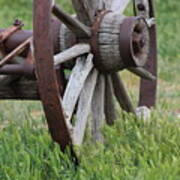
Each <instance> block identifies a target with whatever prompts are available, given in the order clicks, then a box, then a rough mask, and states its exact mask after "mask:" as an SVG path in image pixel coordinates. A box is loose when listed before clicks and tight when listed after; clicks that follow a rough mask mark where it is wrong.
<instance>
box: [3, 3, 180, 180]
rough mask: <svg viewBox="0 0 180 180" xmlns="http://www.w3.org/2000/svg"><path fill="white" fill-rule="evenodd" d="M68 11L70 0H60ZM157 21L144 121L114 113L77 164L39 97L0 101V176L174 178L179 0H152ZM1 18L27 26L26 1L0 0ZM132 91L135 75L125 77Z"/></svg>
mask: <svg viewBox="0 0 180 180" xmlns="http://www.w3.org/2000/svg"><path fill="white" fill-rule="evenodd" d="M59 2H60V4H61V5H62V6H63V7H64V8H65V9H66V10H67V11H69V12H72V8H71V6H70V0H68V1H67V0H66V1H65V0H59ZM155 2H156V11H157V17H158V19H157V23H158V52H159V88H158V103H157V109H156V110H154V111H153V114H152V117H151V119H150V121H149V122H144V121H142V120H140V119H138V120H136V119H134V117H132V116H131V115H127V114H119V118H118V120H117V122H116V124H115V125H114V126H113V127H104V129H103V133H104V136H105V137H106V138H105V139H106V141H105V144H104V145H100V144H99V145H95V144H89V143H87V144H85V145H84V146H83V147H82V148H81V149H80V151H81V164H80V166H79V167H78V168H76V167H75V166H74V165H73V163H71V161H70V160H69V158H68V154H67V155H63V154H62V153H61V152H60V151H59V147H58V146H57V145H55V144H54V143H52V141H51V139H50V137H49V134H48V130H47V126H46V121H45V117H44V115H43V113H42V109H41V105H40V103H37V102H36V103H35V102H16V101H14V102H12V101H11V102H9V101H1V102H0V110H1V111H0V179H1V180H46V179H47V180H61V179H62V180H66V179H67V180H111V179H113V180H136V179H137V180H179V179H180V140H179V136H180V119H179V118H178V117H177V116H176V112H177V111H179V110H180V85H179V84H180V78H179V76H178V75H179V71H180V66H179V62H178V60H179V59H180V52H179V50H180V36H179V34H180V30H179V29H180V23H179V12H180V6H179V0H173V1H170V0H155ZM0 6H1V11H0V22H1V26H2V27H8V26H9V25H10V24H11V23H12V22H13V19H15V18H19V19H22V20H23V21H24V23H25V28H27V29H29V28H31V27H32V24H31V22H32V21H31V19H32V11H31V8H32V5H31V1H25V0H13V1H12V0H0ZM126 80H127V82H128V87H130V88H131V89H132V90H133V91H136V86H135V85H134V84H135V83H134V78H133V77H128V78H126Z"/></svg>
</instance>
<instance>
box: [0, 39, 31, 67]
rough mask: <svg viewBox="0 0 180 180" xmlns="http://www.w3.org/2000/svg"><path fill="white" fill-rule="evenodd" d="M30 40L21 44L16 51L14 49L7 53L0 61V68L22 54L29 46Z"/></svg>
mask: <svg viewBox="0 0 180 180" xmlns="http://www.w3.org/2000/svg"><path fill="white" fill-rule="evenodd" d="M31 39H32V38H29V39H27V40H26V41H25V42H23V43H22V44H21V45H19V46H18V47H17V48H16V49H14V50H13V51H12V52H11V53H9V54H8V55H7V56H5V57H4V58H3V59H2V60H1V61H0V66H3V65H4V64H6V63H7V62H9V61H10V60H11V59H12V58H13V57H15V56H17V55H18V54H20V53H22V52H23V51H24V50H25V49H26V47H27V45H29V44H30V42H31Z"/></svg>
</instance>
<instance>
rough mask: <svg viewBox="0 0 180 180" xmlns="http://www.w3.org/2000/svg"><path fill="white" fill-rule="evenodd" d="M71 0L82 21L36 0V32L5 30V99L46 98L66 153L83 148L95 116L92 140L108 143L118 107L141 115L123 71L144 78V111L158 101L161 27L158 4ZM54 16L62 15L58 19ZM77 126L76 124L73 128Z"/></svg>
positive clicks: (1, 69) (0, 74)
mask: <svg viewBox="0 0 180 180" xmlns="http://www.w3.org/2000/svg"><path fill="white" fill-rule="evenodd" d="M133 2H134V3H133V6H134V9H133V12H135V13H134V16H128V15H126V14H125V13H124V12H125V10H126V9H127V8H128V5H129V4H130V0H110V1H109V0H81V1H79V0H72V4H73V7H74V9H75V11H76V16H71V15H69V14H67V13H66V12H65V11H63V10H62V9H61V8H59V7H58V6H57V5H56V4H55V2H54V1H52V0H34V5H33V12H34V13H33V31H24V30H22V23H20V22H19V21H16V23H15V24H14V25H13V26H12V27H10V28H8V29H2V30H0V44H1V46H0V48H1V54H2V59H1V61H0V99H28V100H41V101H42V105H43V108H44V112H45V115H46V118H47V122H48V126H49V131H50V133H51V136H52V138H53V140H54V141H56V142H57V143H59V145H60V147H61V149H62V150H64V149H65V148H66V147H67V146H68V145H70V146H71V147H72V146H73V145H80V144H82V142H83V140H84V134H85V132H86V126H87V124H88V123H87V122H88V120H89V115H91V118H90V119H91V123H90V124H91V128H90V129H91V131H92V139H94V140H95V141H103V137H102V134H101V132H100V129H101V127H102V126H103V124H104V122H106V123H107V124H109V125H111V124H113V123H114V121H115V119H116V109H117V107H116V103H115V102H114V101H115V100H117V102H118V104H119V105H120V107H121V109H122V110H123V111H126V112H129V113H133V114H134V115H136V108H134V106H133V103H132V101H131V98H130V97H129V95H128V93H127V91H126V89H125V86H124V84H123V81H122V79H121V76H120V74H119V73H118V71H120V72H121V71H122V70H128V71H129V72H132V73H133V74H135V75H137V76H138V77H140V79H141V82H140V93H139V94H140V97H139V103H138V104H139V106H147V107H148V108H151V107H153V106H154V105H155V99H156V85H157V81H156V75H157V56H156V26H155V21H154V20H155V17H154V10H153V3H152V1H151V0H134V1H133ZM52 14H53V15H54V16H56V18H54V17H52ZM72 122H74V123H72Z"/></svg>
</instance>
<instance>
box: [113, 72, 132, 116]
mask: <svg viewBox="0 0 180 180" xmlns="http://www.w3.org/2000/svg"><path fill="white" fill-rule="evenodd" d="M111 78H112V83H113V88H114V94H115V96H116V98H117V101H118V102H119V104H120V106H121V108H122V109H123V110H124V111H127V112H131V113H133V114H135V109H134V107H133V104H132V102H131V100H130V98H129V96H128V94H127V91H126V89H125V87H124V84H123V82H122V80H121V77H120V75H119V74H118V73H113V74H112V75H111Z"/></svg>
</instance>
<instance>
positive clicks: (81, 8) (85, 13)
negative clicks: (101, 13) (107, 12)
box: [72, 0, 104, 25]
mask: <svg viewBox="0 0 180 180" xmlns="http://www.w3.org/2000/svg"><path fill="white" fill-rule="evenodd" d="M72 4H73V6H74V9H75V10H76V13H77V17H78V19H79V20H80V21H81V22H83V23H84V24H86V25H91V24H92V23H93V21H94V19H95V15H96V12H97V11H98V10H102V9H104V2H103V0H72Z"/></svg>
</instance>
